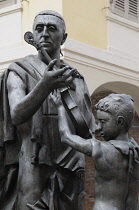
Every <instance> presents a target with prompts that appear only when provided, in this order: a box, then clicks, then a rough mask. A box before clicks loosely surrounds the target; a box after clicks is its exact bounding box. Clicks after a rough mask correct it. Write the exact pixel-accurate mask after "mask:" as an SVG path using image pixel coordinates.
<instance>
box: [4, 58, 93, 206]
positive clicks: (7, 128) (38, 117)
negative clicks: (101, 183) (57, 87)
mask: <svg viewBox="0 0 139 210" xmlns="http://www.w3.org/2000/svg"><path fill="white" fill-rule="evenodd" d="M46 67H47V66H46V64H45V63H44V62H42V61H41V60H40V59H39V58H38V57H37V56H34V55H30V56H27V57H25V58H24V59H22V60H20V61H17V62H15V63H12V64H11V65H10V66H9V68H8V69H7V70H6V71H5V72H4V74H3V75H2V76H1V78H0V93H1V94H0V97H1V98H0V122H1V124H0V165H1V166H2V167H1V168H2V169H3V170H2V172H1V174H0V180H2V181H1V183H2V186H3V185H4V189H7V192H4V193H5V195H6V193H7V199H6V201H5V203H6V204H4V205H5V207H3V209H4V210H5V209H6V208H7V206H8V203H10V205H11V206H13V207H10V208H9V210H12V209H13V210H14V209H18V210H19V209H21V210H22V209H23V210H25V209H28V208H27V207H26V208H25V207H24V205H25V206H27V203H31V205H34V203H35V202H37V200H39V198H40V197H44V195H45V194H46V195H47V199H44V200H45V201H43V203H45V205H46V206H48V207H49V206H51V208H50V207H49V209H53V208H54V209H56V208H55V204H54V201H53V199H52V201H51V202H50V199H49V202H48V201H47V200H48V197H49V196H48V192H46V191H47V190H46V188H49V189H50V187H44V186H43V185H44V183H46V182H45V181H44V182H42V183H41V184H40V183H39V182H40V177H41V178H42V176H43V178H42V179H45V178H44V177H45V176H44V174H43V175H42V174H41V175H40V173H41V172H40V170H42V167H45V166H47V167H48V168H50V170H49V171H51V172H50V174H49V173H48V175H49V177H51V178H50V180H53V183H55V182H56V183H57V184H56V185H57V186H58V187H57V188H58V189H59V190H58V192H62V190H63V189H64V188H65V186H64V185H65V183H66V182H67V181H65V179H64V178H62V176H65V177H66V176H67V175H66V174H68V173H67V172H69V174H70V173H78V171H84V166H85V159H84V155H83V154H81V153H80V152H77V151H75V150H74V149H72V148H71V147H69V146H67V145H66V144H64V143H61V140H60V135H59V130H58V115H57V110H56V108H55V107H54V106H53V104H52V103H51V102H50V100H49V96H48V97H47V98H46V100H45V101H44V102H43V104H42V106H41V107H40V108H39V109H38V110H37V112H36V113H35V114H34V115H33V116H32V117H31V118H30V119H28V121H26V122H25V123H23V124H21V125H19V126H14V125H13V123H12V119H11V115H10V105H9V104H10V102H9V100H8V90H7V84H6V83H7V78H8V75H9V72H11V71H13V72H14V73H15V74H16V75H18V76H19V77H20V78H21V80H22V82H23V84H24V85H25V90H26V95H27V94H28V93H29V92H31V91H32V90H33V88H34V87H35V86H36V85H37V83H38V82H39V81H40V80H41V78H42V75H41V73H40V72H39V71H38V69H39V68H43V69H44V68H46ZM73 83H74V86H75V88H73V89H72V88H71V89H70V90H69V91H70V94H71V95H72V97H73V98H74V100H75V102H76V104H77V105H78V107H79V109H80V111H81V113H82V115H83V116H84V118H85V120H86V122H87V124H88V127H89V129H90V131H91V132H92V133H94V130H95V127H94V125H95V122H94V118H93V116H92V107H91V102H90V97H89V93H88V90H87V87H86V84H85V81H84V79H83V77H82V76H81V77H76V78H75V80H74V82H73ZM40 94H41V93H40ZM36 97H37V96H36ZM67 117H68V116H67ZM68 122H69V127H70V129H71V131H72V132H73V133H75V129H74V126H73V124H72V122H71V120H70V118H69V117H68ZM14 166H15V167H14ZM9 168H10V169H9ZM11 168H12V169H11ZM38 168H39V169H38ZM40 168H41V169H40ZM57 169H58V172H56V171H57ZM36 170H38V171H37V172H36ZM9 171H10V172H9ZM11 171H12V172H11ZM52 171H53V172H52ZM23 173H24V176H26V177H30V178H27V179H25V178H24V177H23ZM64 173H65V175H63V174H64ZM9 174H11V175H9ZM54 174H55V175H54ZM61 174H62V175H61ZM46 177H47V175H46ZM52 177H53V178H52ZM67 177H68V176H67ZM13 179H16V180H15V187H14V186H12V189H11V192H12V191H13V192H14V193H12V194H13V197H14V198H12V196H11V194H8V192H9V191H10V188H11V184H10V183H11V182H12V180H13ZM47 179H48V178H47ZM3 180H4V181H3ZM23 180H24V182H29V183H28V184H27V187H26V188H27V189H26V190H30V188H32V189H31V190H30V194H31V193H32V194H33V193H34V192H33V190H34V189H35V187H36V184H37V185H39V184H40V185H41V187H40V190H38V192H36V194H35V195H30V196H29V195H28V198H25V199H23V203H25V204H23V207H22V205H21V207H20V208H19V206H18V204H15V203H18V201H17V200H20V199H19V197H20V198H21V197H22V194H23V195H24V194H25V192H24V189H22V187H23V183H22V182H23ZM29 180H36V181H34V182H33V181H29ZM50 180H49V182H51V184H50V185H51V186H52V181H50ZM54 180H56V181H54ZM63 180H64V181H63ZM5 183H6V184H5ZM7 183H8V184H7ZM31 183H32V184H31ZM5 185H6V186H7V187H5ZM48 185H49V184H48ZM54 185H55V184H54ZM73 185H74V184H73ZM83 185H84V184H83ZM14 188H16V189H14ZM38 188H39V186H38ZM76 188H77V186H76ZM79 188H80V187H79ZM83 188H84V187H82V189H81V190H80V191H81V192H82V191H83ZM71 191H72V190H71ZM21 192H22V193H21ZM53 192H54V190H53ZM56 192H57V190H56ZM0 193H1V194H0V196H1V197H0V198H1V200H2V197H3V195H4V193H2V191H1V192H0ZM18 194H20V196H19V195H18ZM8 196H9V197H8ZM53 196H54V195H53ZM72 197H74V196H72ZM57 199H58V198H57ZM21 200H22V199H21ZM11 203H12V204H11ZM20 203H22V201H20ZM48 203H49V204H48ZM4 205H3V206H4ZM6 205H7V206H6ZM56 205H57V204H56ZM61 205H63V204H61ZM15 206H18V207H15ZM40 206H41V205H40ZM52 206H53V207H52ZM60 208H62V207H59V209H60ZM66 208H67V209H68V207H66ZM66 208H65V209H66ZM29 209H34V210H35V209H45V207H44V208H43V207H40V208H39V207H35V206H34V207H31V206H30V207H29ZM46 209H47V208H46ZM63 209H64V207H63ZM69 209H70V207H69ZM73 209H74V208H73ZM76 209H77V208H76Z"/></svg>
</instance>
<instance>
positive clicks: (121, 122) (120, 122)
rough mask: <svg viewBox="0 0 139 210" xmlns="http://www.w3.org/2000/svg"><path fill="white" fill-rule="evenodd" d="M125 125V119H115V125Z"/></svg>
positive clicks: (121, 117)
mask: <svg viewBox="0 0 139 210" xmlns="http://www.w3.org/2000/svg"><path fill="white" fill-rule="evenodd" d="M124 124H125V119H124V117H123V116H118V119H117V125H120V126H121V127H122V126H123V125H124Z"/></svg>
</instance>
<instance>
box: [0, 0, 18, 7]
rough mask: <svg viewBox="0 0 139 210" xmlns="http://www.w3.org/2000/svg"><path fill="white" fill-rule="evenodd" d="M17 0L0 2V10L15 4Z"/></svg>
mask: <svg viewBox="0 0 139 210" xmlns="http://www.w3.org/2000/svg"><path fill="white" fill-rule="evenodd" d="M16 3H17V0H0V9H2V8H4V7H8V6H11V5H13V4H16Z"/></svg>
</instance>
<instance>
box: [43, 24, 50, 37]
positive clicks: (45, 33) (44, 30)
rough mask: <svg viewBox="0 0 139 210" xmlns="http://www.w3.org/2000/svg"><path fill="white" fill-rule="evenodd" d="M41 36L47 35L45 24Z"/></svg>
mask: <svg viewBox="0 0 139 210" xmlns="http://www.w3.org/2000/svg"><path fill="white" fill-rule="evenodd" d="M43 36H49V33H48V30H47V27H46V26H44V29H43Z"/></svg>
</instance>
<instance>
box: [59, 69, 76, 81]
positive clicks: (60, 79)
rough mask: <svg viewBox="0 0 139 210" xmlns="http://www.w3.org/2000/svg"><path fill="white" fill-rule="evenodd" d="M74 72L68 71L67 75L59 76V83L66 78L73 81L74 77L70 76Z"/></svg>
mask: <svg viewBox="0 0 139 210" xmlns="http://www.w3.org/2000/svg"><path fill="white" fill-rule="evenodd" d="M74 72H75V70H74V69H73V70H70V71H69V72H68V73H67V74H63V75H61V76H59V78H58V80H59V81H61V82H64V81H66V80H67V79H68V78H71V79H72V78H73V79H74V77H73V76H72V75H73V74H74Z"/></svg>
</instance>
